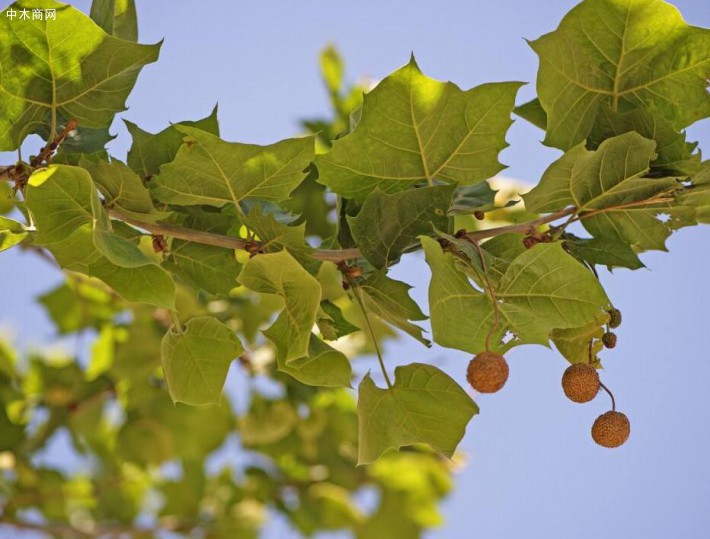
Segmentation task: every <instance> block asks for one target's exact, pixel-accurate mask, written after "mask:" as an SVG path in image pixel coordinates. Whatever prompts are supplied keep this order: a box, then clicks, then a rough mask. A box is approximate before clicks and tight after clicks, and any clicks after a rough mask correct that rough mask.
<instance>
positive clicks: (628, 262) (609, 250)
mask: <svg viewBox="0 0 710 539" xmlns="http://www.w3.org/2000/svg"><path fill="white" fill-rule="evenodd" d="M564 245H565V249H566V250H567V251H568V252H569V253H570V254H571V255H573V256H575V257H576V258H579V259H580V260H584V261H585V262H587V263H589V264H599V265H602V266H607V267H608V268H609V269H611V268H614V267H619V268H629V269H632V270H633V269H639V268H643V267H645V266H644V265H643V262H641V260H639V257H638V255H637V254H636V253H635V252H634V250H633V249H632V248H631V246H630V245H629V244H627V243H621V242H618V241H614V240H610V239H606V238H591V239H582V238H573V239H566V240H565V242H564Z"/></svg>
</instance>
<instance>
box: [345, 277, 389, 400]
mask: <svg viewBox="0 0 710 539" xmlns="http://www.w3.org/2000/svg"><path fill="white" fill-rule="evenodd" d="M343 275H344V276H345V279H346V280H347V282H348V284H349V285H350V289H351V290H352V291H353V295H354V296H355V300H356V301H357V304H358V305H359V306H360V310H361V311H362V315H363V317H364V318H365V325H367V331H368V333H369V334H370V339H371V340H372V344H373V346H374V347H375V352H376V353H377V360H378V361H379V363H380V369H381V370H382V374H383V375H384V377H385V383H386V384H387V387H388V388H389V389H392V381H391V380H390V377H389V374H387V368H386V367H385V360H384V359H383V358H382V351H381V350H380V345H379V344H378V342H377V337H376V336H375V330H374V329H373V328H372V322H370V315H369V314H368V312H367V309H366V308H365V303H364V302H363V301H362V296H361V295H360V288H359V287H358V285H357V283H355V282H354V281H353V280H352V279H351V278H350V276H349V275H348V274H347V273H343Z"/></svg>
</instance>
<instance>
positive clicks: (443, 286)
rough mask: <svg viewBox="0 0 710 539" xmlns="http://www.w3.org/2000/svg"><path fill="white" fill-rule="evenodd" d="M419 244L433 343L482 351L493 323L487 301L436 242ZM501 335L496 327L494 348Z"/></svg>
mask: <svg viewBox="0 0 710 539" xmlns="http://www.w3.org/2000/svg"><path fill="white" fill-rule="evenodd" d="M421 242H422V247H423V248H424V254H425V256H426V261H427V264H429V267H430V268H431V281H430V283H429V311H430V313H429V315H430V317H431V331H432V335H433V337H434V341H435V342H436V343H437V344H439V345H441V346H445V347H447V348H456V349H458V350H463V351H464V352H469V353H471V354H477V353H479V352H481V351H483V350H485V347H486V336H487V335H488V333H489V332H490V330H491V328H492V326H493V321H494V312H493V305H492V304H491V301H490V299H489V298H488V296H487V295H486V294H485V293H483V292H480V291H479V290H476V289H475V288H474V287H473V285H472V284H471V283H470V281H469V280H468V278H467V277H466V275H464V274H463V273H462V272H460V271H459V270H458V269H457V268H456V262H455V259H454V257H453V255H451V254H449V253H444V252H443V250H442V249H441V246H440V245H439V244H438V243H437V242H436V241H435V240H433V239H431V238H427V237H422V238H421ZM502 330H503V331H502ZM504 332H505V331H504V328H503V327H502V326H499V327H498V328H497V331H496V332H495V333H494V334H492V335H491V342H490V344H492V345H493V347H495V346H497V343H499V342H500V338H501V337H502V333H504Z"/></svg>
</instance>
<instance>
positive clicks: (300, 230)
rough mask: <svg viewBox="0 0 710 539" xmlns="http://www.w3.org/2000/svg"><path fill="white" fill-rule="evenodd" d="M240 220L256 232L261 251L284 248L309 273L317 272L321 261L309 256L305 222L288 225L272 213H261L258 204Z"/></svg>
mask: <svg viewBox="0 0 710 539" xmlns="http://www.w3.org/2000/svg"><path fill="white" fill-rule="evenodd" d="M242 221H243V222H244V224H245V225H246V226H247V227H248V228H249V229H250V230H251V231H252V232H254V233H255V234H256V236H257V239H258V240H259V241H260V242H261V244H262V251H263V252H265V253H277V252H279V251H283V250H284V249H286V250H287V251H288V252H289V253H291V255H292V256H293V258H295V259H296V260H298V262H299V263H300V264H301V266H303V267H304V268H306V269H307V270H308V271H309V272H310V273H311V274H313V275H316V274H317V273H318V268H320V266H321V261H320V260H316V259H315V258H313V257H312V256H311V254H312V253H313V248H312V247H310V246H309V245H308V244H307V243H306V225H305V224H300V225H296V226H289V225H285V224H283V223H279V222H278V221H277V220H276V218H275V217H274V216H273V215H271V214H265V213H263V211H262V209H261V207H259V206H256V207H255V208H254V209H253V210H252V211H250V212H249V213H248V214H247V215H246V216H245V217H244V218H243V219H242Z"/></svg>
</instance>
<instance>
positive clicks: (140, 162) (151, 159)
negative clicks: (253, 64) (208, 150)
mask: <svg viewBox="0 0 710 539" xmlns="http://www.w3.org/2000/svg"><path fill="white" fill-rule="evenodd" d="M124 122H125V124H126V127H127V128H128V132H129V133H130V134H131V137H132V138H133V144H131V149H130V150H128V160H127V163H128V166H129V167H131V168H132V169H133V170H135V171H136V173H137V174H138V175H139V176H140V177H141V178H144V179H147V178H150V177H151V176H153V175H154V174H157V173H158V172H159V171H160V166H161V165H164V164H165V163H170V162H171V161H172V160H173V159H175V156H176V155H177V153H178V150H179V149H180V146H182V143H183V138H184V137H185V135H184V134H183V133H181V132H180V131H178V129H177V127H176V126H180V125H182V126H187V127H194V128H196V129H202V130H203V131H206V132H208V133H212V134H213V135H217V136H219V124H218V123H217V105H215V107H214V109H212V112H211V113H210V115H209V116H207V117H206V118H203V119H201V120H197V121H183V122H178V123H177V124H175V125H171V126H170V127H166V128H165V129H163V130H162V131H161V132H160V133H156V134H152V133H148V132H147V131H143V130H142V129H141V128H140V127H138V126H137V125H136V124H134V123H133V122H129V121H128V120H124Z"/></svg>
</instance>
